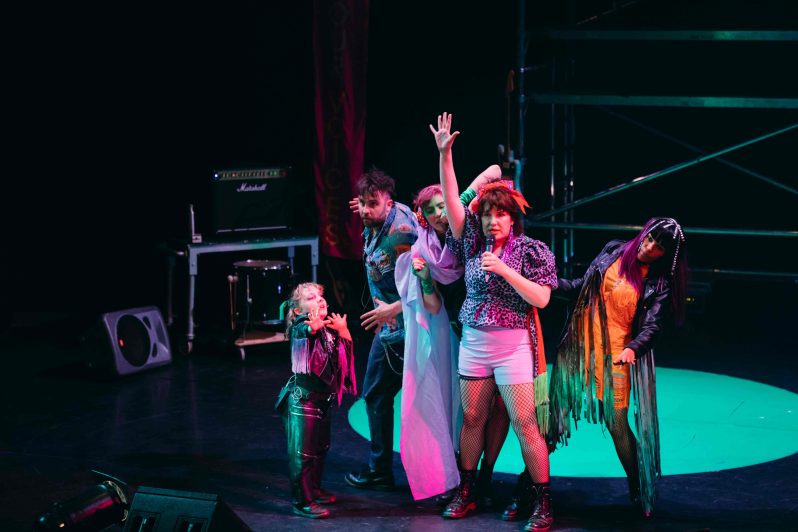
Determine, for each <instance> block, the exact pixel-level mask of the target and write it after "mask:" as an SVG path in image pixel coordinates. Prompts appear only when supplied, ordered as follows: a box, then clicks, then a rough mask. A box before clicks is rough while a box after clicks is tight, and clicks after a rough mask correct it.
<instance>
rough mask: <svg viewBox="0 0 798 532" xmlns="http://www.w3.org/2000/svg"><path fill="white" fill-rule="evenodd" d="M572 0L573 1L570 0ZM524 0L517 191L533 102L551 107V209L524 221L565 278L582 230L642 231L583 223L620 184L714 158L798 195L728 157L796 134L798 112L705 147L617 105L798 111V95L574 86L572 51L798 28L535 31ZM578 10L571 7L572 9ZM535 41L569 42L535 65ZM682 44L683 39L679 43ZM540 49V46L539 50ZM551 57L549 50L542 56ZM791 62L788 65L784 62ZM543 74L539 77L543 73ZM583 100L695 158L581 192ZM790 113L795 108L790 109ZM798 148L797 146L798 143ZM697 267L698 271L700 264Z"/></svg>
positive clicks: (781, 36)
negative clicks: (576, 46) (530, 77)
mask: <svg viewBox="0 0 798 532" xmlns="http://www.w3.org/2000/svg"><path fill="white" fill-rule="evenodd" d="M572 3H573V2H572ZM638 3H639V2H627V3H626V4H623V5H617V4H615V3H613V4H615V5H614V8H613V9H611V10H609V11H605V12H604V13H599V14H597V15H594V16H590V17H588V19H586V20H582V22H586V21H587V22H588V25H589V23H592V22H593V21H595V20H598V19H600V18H601V17H602V16H606V15H611V14H615V13H617V12H618V11H620V10H623V9H625V8H626V7H629V6H632V5H635V4H638ZM525 4H526V2H525V0H519V7H518V18H519V21H520V22H519V26H518V43H519V46H518V72H519V73H520V76H518V77H519V81H518V84H517V87H518V94H517V100H518V119H517V120H518V123H517V129H518V141H517V142H516V147H517V149H518V154H517V158H518V159H519V160H520V161H521V163H522V168H523V169H524V171H523V173H522V174H521V177H519V178H518V179H517V183H516V185H517V186H518V188H519V189H523V188H525V187H524V184H525V183H524V179H525V178H526V173H527V172H526V169H527V156H526V153H525V147H526V142H525V137H526V135H527V133H526V127H525V122H526V120H527V112H528V110H529V109H530V108H531V106H540V107H539V108H538V109H539V110H540V109H545V108H546V106H547V108H548V116H549V127H548V129H549V131H548V140H549V146H547V147H545V148H541V149H540V152H541V153H547V154H548V155H547V157H548V164H547V167H548V174H549V176H548V188H549V191H548V193H549V205H548V210H546V211H545V212H540V213H539V214H537V215H535V216H533V217H530V218H528V219H527V220H526V224H527V227H528V228H530V229H531V228H547V229H549V231H550V246H551V248H552V250H553V251H554V253H555V255H556V256H557V259H558V262H559V263H560V265H561V267H562V270H563V273H564V275H566V276H570V275H572V273H573V272H572V267H573V264H572V263H573V260H574V236H575V232H576V231H586V230H605V231H606V230H618V231H639V230H640V229H641V226H633V225H616V224H602V223H577V222H576V219H575V214H574V213H575V210H576V209H577V208H579V207H581V206H583V205H585V204H588V203H592V202H595V201H598V200H601V199H603V198H606V197H608V196H611V195H613V194H616V193H618V192H620V191H622V190H626V189H628V188H631V187H636V186H639V185H643V184H646V183H649V182H651V181H653V180H656V179H659V178H662V177H664V176H666V175H670V174H673V173H675V172H679V171H681V170H683V169H686V168H688V167H691V166H695V165H699V164H702V163H704V162H706V161H709V160H715V161H716V162H718V163H720V164H722V165H725V166H726V167H727V168H732V169H734V170H736V171H737V172H740V173H741V174H744V175H746V176H749V177H750V178H753V179H757V180H759V181H762V182H765V183H768V184H769V185H771V186H772V187H774V189H778V190H779V191H780V192H782V193H784V192H786V193H789V194H792V195H793V196H798V188H796V186H795V184H788V183H783V182H781V181H780V180H778V179H776V178H774V177H771V176H767V175H765V174H763V173H762V172H757V171H755V170H752V169H750V168H747V167H745V166H743V165H741V164H738V163H734V162H732V161H730V160H728V159H725V158H724V157H723V156H724V155H726V154H728V153H731V152H733V151H736V150H740V149H742V148H745V147H747V146H751V145H752V144H755V143H760V142H763V141H766V140H768V139H771V138H774V137H777V136H782V135H789V134H792V135H793V136H794V135H795V133H796V132H798V116H796V115H795V113H792V116H791V117H790V116H787V117H786V118H785V120H784V123H783V124H782V125H781V127H778V128H776V129H773V130H771V131H769V132H768V133H765V134H758V135H756V136H752V137H751V138H750V139H748V140H745V141H742V142H737V143H735V144H732V145H729V146H727V147H724V148H722V149H716V150H713V151H705V150H703V149H701V148H699V147H697V146H694V145H693V144H691V143H689V142H686V141H684V140H681V139H678V138H676V137H674V136H672V135H669V134H667V133H664V132H662V131H660V130H659V129H657V128H656V127H653V126H651V125H649V124H645V123H643V122H642V121H640V120H635V119H634V118H631V117H629V116H627V115H625V114H623V113H622V112H619V111H618V110H616V109H615V108H618V107H630V106H637V107H639V106H645V107H663V108H668V107H670V108H694V109H707V108H723V109H761V110H767V109H770V110H795V109H798V97H783V95H779V96H778V97H767V96H756V97H753V96H752V97H739V96H723V95H669V94H659V95H643V94H625V93H623V92H624V89H625V88H624V87H617V88H616V90H615V91H613V92H616V94H607V93H597V92H589V91H588V92H581V91H575V90H574V86H575V84H574V83H572V81H573V80H574V78H575V72H576V69H577V68H578V67H579V65H578V64H577V59H576V58H575V56H574V54H571V53H569V52H568V50H569V46H570V44H571V43H575V42H581V43H583V44H584V43H586V42H588V43H592V42H598V41H604V42H615V43H617V42H622V41H628V42H630V43H633V44H635V45H642V43H646V42H649V43H650V42H674V43H699V44H697V45H701V44H700V43H717V44H713V46H724V44H725V43H746V42H757V43H765V44H767V43H776V44H779V43H780V44H783V43H798V31H736V30H732V31H718V30H673V31H663V30H648V31H645V30H616V29H606V30H601V29H583V25H582V24H581V23H576V22H575V23H573V24H571V27H568V28H558V29H536V30H534V31H530V30H528V28H527V24H528V22H527V18H526V5H525ZM573 12H574V9H571V13H573ZM533 43H535V44H540V45H541V47H542V46H543V45H545V46H548V47H552V45H556V44H563V48H565V52H563V51H562V50H559V52H558V53H553V52H551V53H550V54H549V55H548V56H545V57H544V58H543V59H542V60H541V61H539V62H538V63H537V64H532V65H530V64H528V61H527V53H528V50H529V47H530V45H532V44H533ZM680 46H682V45H680ZM539 49H540V48H538V50H539ZM544 55H545V54H544ZM786 67H787V68H789V65H786ZM541 71H548V76H546V78H547V84H545V85H544V84H543V83H541V82H539V83H538V84H537V85H536V84H533V83H532V82H531V81H527V82H526V83H524V79H525V77H526V75H527V74H528V73H531V72H535V73H536V74H538V75H539V73H540V72H541ZM539 77H540V76H539ZM577 106H591V107H594V108H596V109H600V110H601V111H603V112H604V113H606V114H607V115H609V116H613V117H614V118H616V119H618V120H621V121H624V122H625V123H627V124H630V125H632V126H634V127H636V128H640V129H641V130H644V131H647V132H648V133H650V134H652V135H654V136H656V137H659V138H661V139H664V140H666V141H668V142H670V143H673V144H675V145H678V146H680V147H681V148H684V149H687V150H688V151H690V152H692V153H694V154H695V155H696V156H695V157H694V158H691V159H689V160H684V161H681V162H679V163H677V164H672V165H669V166H667V167H665V168H662V169H660V170H657V171H654V172H651V173H649V174H647V175H642V176H637V177H634V178H633V179H627V180H626V181H624V182H621V183H619V184H617V185H614V186H611V187H609V188H607V189H606V190H602V191H600V192H597V193H593V194H591V195H588V196H585V197H581V198H576V197H575V190H574V189H575V187H574V185H575V177H576V172H575V162H576V126H577V123H576V113H575V108H576V107H577ZM785 114H789V113H785ZM796 146H797V147H798V145H796ZM796 222H798V217H795V216H794V217H793V218H792V222H791V223H792V224H793V225H798V224H796ZM685 232H686V233H689V234H723V235H733V236H741V237H743V236H744V237H750V238H772V237H776V238H786V239H788V240H790V241H791V242H796V240H795V237H798V227H796V230H790V229H788V230H778V229H766V230H760V229H744V228H739V229H728V228H726V229H721V228H708V227H704V228H701V227H685ZM694 271H695V270H694ZM702 271H706V272H712V273H722V274H728V275H753V276H759V277H766V278H781V279H785V278H786V279H789V280H792V281H798V273H791V272H786V273H785V272H768V271H755V270H750V269H739V270H733V269H721V268H712V267H710V268H705V269H703V270H702Z"/></svg>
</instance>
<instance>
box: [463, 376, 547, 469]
mask: <svg viewBox="0 0 798 532" xmlns="http://www.w3.org/2000/svg"><path fill="white" fill-rule="evenodd" d="M496 388H497V386H496V381H495V380H494V379H492V378H489V379H479V380H468V379H460V400H461V401H462V404H463V428H462V430H461V431H460V464H461V467H462V468H463V469H465V470H473V469H476V468H477V462H478V460H479V457H480V455H481V454H482V451H483V450H484V449H485V442H486V435H485V432H486V431H485V425H486V423H487V420H488V415H489V414H490V406H491V401H492V400H493V395H494V394H495V393H496ZM498 389H499V393H500V394H501V397H502V399H503V400H504V403H505V405H506V406H507V412H508V414H509V418H510V422H511V423H512V426H513V430H514V431H515V434H516V436H517V437H518V441H519V442H521V455H522V456H523V459H524V464H525V465H526V467H527V470H529V473H530V476H531V477H532V480H533V482H548V481H549V452H548V448H547V447H546V442H545V440H544V439H543V436H541V435H540V432H539V431H538V424H537V418H536V417H535V390H534V387H533V384H532V383H531V382H530V383H525V384H503V385H500V386H498ZM491 441H492V442H493V444H495V443H496V439H491ZM498 448H499V449H501V445H498Z"/></svg>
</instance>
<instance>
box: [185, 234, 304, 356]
mask: <svg viewBox="0 0 798 532" xmlns="http://www.w3.org/2000/svg"><path fill="white" fill-rule="evenodd" d="M297 246H310V264H311V267H312V278H313V282H316V269H317V267H318V265H319V237H318V236H290V237H284V238H253V239H250V240H243V239H242V240H241V241H226V242H212V241H209V242H202V243H200V244H188V249H187V252H186V255H187V257H188V314H187V317H188V330H187V332H186V343H187V345H186V347H187V349H188V352H189V353H190V352H191V348H192V346H193V343H194V299H195V290H196V283H197V276H198V275H199V256H200V255H204V254H207V253H231V252H235V251H252V250H260V249H275V248H287V249H288V262H289V264H290V267H291V273H292V274H293V273H294V255H295V253H296V247H297Z"/></svg>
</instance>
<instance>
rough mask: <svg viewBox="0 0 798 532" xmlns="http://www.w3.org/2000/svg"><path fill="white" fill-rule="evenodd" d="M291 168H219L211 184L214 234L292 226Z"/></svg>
mask: <svg viewBox="0 0 798 532" xmlns="http://www.w3.org/2000/svg"><path fill="white" fill-rule="evenodd" d="M290 178H291V167H279V168H257V169H250V170H219V171H217V172H214V173H213V182H212V184H211V187H212V190H211V219H212V224H213V226H212V231H213V233H214V234H217V235H223V234H228V235H229V234H238V233H246V232H258V231H273V230H284V229H289V228H290V225H291V224H290V223H289V212H290V210H289V209H290V207H291V204H292V203H293V202H292V201H291V199H292V198H291V194H290V193H289V190H291V189H289V184H288V181H289V179H290Z"/></svg>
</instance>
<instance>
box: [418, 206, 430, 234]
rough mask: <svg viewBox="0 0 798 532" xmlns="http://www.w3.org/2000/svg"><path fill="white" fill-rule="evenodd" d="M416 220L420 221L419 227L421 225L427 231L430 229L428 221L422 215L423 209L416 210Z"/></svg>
mask: <svg viewBox="0 0 798 532" xmlns="http://www.w3.org/2000/svg"><path fill="white" fill-rule="evenodd" d="M416 220H418V225H420V226H421V227H423V228H424V229H427V228H428V227H429V224H428V223H427V219H426V218H424V215H423V214H421V209H416Z"/></svg>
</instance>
